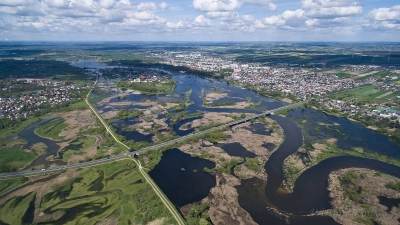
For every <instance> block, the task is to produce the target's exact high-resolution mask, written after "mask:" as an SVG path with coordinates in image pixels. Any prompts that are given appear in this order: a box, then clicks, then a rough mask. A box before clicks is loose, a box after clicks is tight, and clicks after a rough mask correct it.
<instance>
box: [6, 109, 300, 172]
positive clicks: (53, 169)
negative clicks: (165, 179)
mask: <svg viewBox="0 0 400 225" xmlns="http://www.w3.org/2000/svg"><path fill="white" fill-rule="evenodd" d="M87 103H88V105H89V107H90V108H91V110H92V111H93V112H94V114H95V115H96V116H97V117H98V118H99V120H100V122H101V123H102V124H103V125H104V126H105V128H106V130H107V132H109V133H110V134H111V136H112V137H113V138H114V139H115V140H116V142H118V143H119V144H120V145H122V146H124V148H126V149H127V150H130V148H129V147H128V146H127V145H125V144H124V143H122V142H121V141H119V139H118V138H117V137H116V136H115V135H114V133H113V131H112V130H111V128H109V126H108V125H107V124H106V123H105V122H104V120H103V119H102V118H101V117H100V115H99V114H98V113H97V111H96V110H94V108H93V106H92V105H91V104H90V103H89V102H87ZM301 105H302V104H301V103H297V104H291V105H287V106H283V107H280V108H276V109H272V110H268V111H266V112H264V113H260V114H256V115H254V116H250V117H246V118H244V119H240V120H236V121H233V122H230V123H227V124H223V125H220V126H217V127H212V128H210V129H207V130H203V131H199V132H195V133H191V134H188V135H186V136H183V137H179V138H176V139H173V140H169V141H166V142H163V143H160V144H156V145H152V146H149V147H145V148H142V149H140V150H137V151H131V152H123V153H119V154H115V155H111V156H108V157H105V158H101V159H95V160H91V161H86V162H81V163H75V164H67V165H61V166H55V167H50V168H47V169H46V170H44V171H43V170H23V171H18V172H9V173H0V179H5V178H13V177H23V176H35V175H46V174H49V173H54V172H59V171H63V170H66V169H73V168H87V167H92V166H97V165H101V164H105V163H110V162H114V161H118V160H122V159H129V158H132V157H134V155H140V154H144V153H146V152H149V151H154V150H159V149H162V148H166V147H169V146H172V145H176V144H179V143H182V142H185V141H187V140H188V139H190V138H196V137H201V136H203V135H206V134H208V133H211V132H214V131H218V130H223V129H225V128H227V127H232V126H235V125H238V124H241V123H245V122H248V121H251V120H254V119H257V118H260V117H263V116H268V115H271V114H273V113H275V112H278V111H281V110H286V109H291V108H296V107H299V106H301Z"/></svg>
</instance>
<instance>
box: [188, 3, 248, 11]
mask: <svg viewBox="0 0 400 225" xmlns="http://www.w3.org/2000/svg"><path fill="white" fill-rule="evenodd" d="M240 5H241V2H240V1H239V0H193V7H194V8H195V9H197V10H200V11H204V12H223V11H234V10H237V9H239V7H240Z"/></svg>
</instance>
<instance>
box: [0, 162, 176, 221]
mask: <svg viewBox="0 0 400 225" xmlns="http://www.w3.org/2000/svg"><path fill="white" fill-rule="evenodd" d="M20 183H21V181H20V180H11V181H2V182H1V186H0V188H1V190H4V189H6V188H8V189H9V188H10V186H15V185H16V184H20ZM44 184H46V185H44ZM9 212H13V213H9ZM0 223H1V224H32V223H35V224H36V223H41V224H85V225H90V224H173V223H174V222H173V219H171V218H170V217H169V213H168V210H167V209H166V208H164V205H163V204H161V203H160V202H159V199H158V197H157V196H156V195H155V194H154V192H153V191H152V190H151V188H150V187H149V186H148V184H147V183H146V182H144V181H143V180H142V177H141V176H140V174H139V173H138V171H137V168H136V166H135V165H134V163H133V162H132V161H129V160H124V161H120V162H115V163H112V164H106V165H101V166H97V167H93V168H88V169H83V170H78V171H67V172H66V173H63V174H58V175H52V176H49V177H47V178H44V179H39V180H35V181H30V182H28V183H27V184H25V185H24V186H23V187H21V188H19V189H17V190H15V191H12V192H10V193H8V194H6V195H4V196H2V197H1V198H0Z"/></svg>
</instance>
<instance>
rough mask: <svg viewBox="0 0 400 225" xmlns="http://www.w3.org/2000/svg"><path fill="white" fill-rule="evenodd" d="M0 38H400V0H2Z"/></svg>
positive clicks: (0, 6) (284, 39)
mask: <svg viewBox="0 0 400 225" xmlns="http://www.w3.org/2000/svg"><path fill="white" fill-rule="evenodd" d="M0 40H45V41H46V40H49V41H400V2H399V1H398V0H366V1H357V0H281V1H278V0H152V1H145V0H142V1H140V0H0Z"/></svg>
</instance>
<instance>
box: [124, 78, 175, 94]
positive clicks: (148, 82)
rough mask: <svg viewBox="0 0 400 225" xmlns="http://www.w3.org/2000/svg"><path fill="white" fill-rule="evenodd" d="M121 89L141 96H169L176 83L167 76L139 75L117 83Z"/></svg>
mask: <svg viewBox="0 0 400 225" xmlns="http://www.w3.org/2000/svg"><path fill="white" fill-rule="evenodd" d="M117 86H118V87H119V88H121V89H127V90H134V91H139V92H141V93H142V94H147V95H157V94H170V93H172V92H173V91H174V90H175V86H176V83H175V81H174V80H173V79H171V78H170V77H168V76H164V75H158V74H141V75H139V76H138V77H135V78H130V79H128V80H123V81H120V82H118V84H117Z"/></svg>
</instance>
